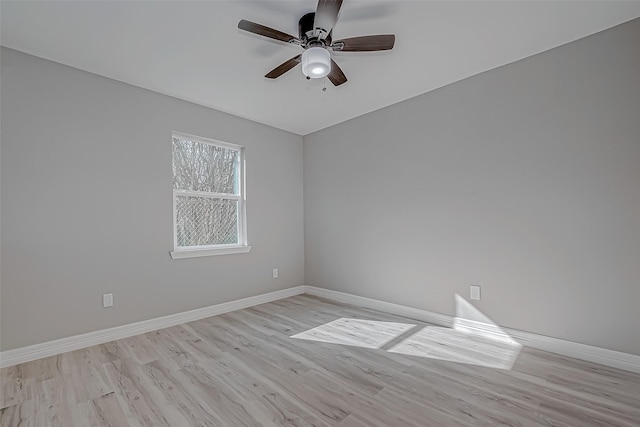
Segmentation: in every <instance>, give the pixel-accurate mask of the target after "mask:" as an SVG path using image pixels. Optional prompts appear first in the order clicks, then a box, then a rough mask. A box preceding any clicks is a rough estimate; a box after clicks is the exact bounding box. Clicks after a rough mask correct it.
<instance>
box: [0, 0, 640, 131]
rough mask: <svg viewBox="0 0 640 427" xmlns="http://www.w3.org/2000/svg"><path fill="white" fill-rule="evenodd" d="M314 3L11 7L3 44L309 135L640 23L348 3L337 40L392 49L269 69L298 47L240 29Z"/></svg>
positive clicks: (572, 14)
mask: <svg viewBox="0 0 640 427" xmlns="http://www.w3.org/2000/svg"><path fill="white" fill-rule="evenodd" d="M315 6H316V1H314V0H295V1H294V0H290V1H200V2H192V1H151V2H143V1H65V2H62V1H44V2H39V1H6V0H2V2H1V3H0V7H1V10H0V14H1V36H0V37H1V39H0V40H1V42H2V45H3V46H7V47H10V48H13V49H16V50H19V51H22V52H26V53H30V54H32V55H36V56H40V57H43V58H47V59H50V60H53V61H57V62H61V63H63V64H67V65H70V66H72V67H76V68H79V69H82V70H86V71H89V72H92V73H96V74H99V75H102V76H106V77H110V78H113V79H116V80H120V81H123V82H126V83H130V84H133V85H136V86H140V87H143V88H147V89H151V90H154V91H157V92H161V93H165V94H168V95H172V96H175V97H177V98H181V99H184V100H187V101H192V102H195V103H197V104H201V105H205V106H207V107H211V108H215V109H217V110H221V111H225V112H228V113H232V114H235V115H237V116H240V117H245V118H248V119H251V120H255V121H257V122H261V123H265V124H268V125H271V126H275V127H277V128H281V129H285V130H288V131H290V132H294V133H297V134H300V135H306V134H308V133H311V132H313V131H316V130H319V129H323V128H325V127H328V126H331V125H334V124H337V123H340V122H342V121H345V120H348V119H351V118H353V117H357V116H359V115H362V114H365V113H368V112H370V111H374V110H377V109H379V108H382V107H385V106H387V105H390V104H394V103H396V102H399V101H402V100H405V99H407V98H411V97H413V96H416V95H419V94H422V93H425V92H428V91H430V90H433V89H436V88H438V87H441V86H444V85H447V84H449V83H452V82H455V81H458V80H460V79H463V78H465V77H469V76H472V75H474V74H478V73H480V72H483V71H486V70H489V69H492V68H495V67H498V66H501V65H504V64H507V63H510V62H513V61H516V60H518V59H521V58H525V57H527V56H531V55H534V54H536V53H539V52H542V51H545V50H548V49H551V48H553V47H556V46H559V45H562V44H565V43H568V42H570V41H573V40H576V39H579V38H581V37H585V36H587V35H590V34H593V33H596V32H598V31H601V30H604V29H606V28H609V27H612V26H614V25H617V24H620V23H622V22H625V21H629V20H631V19H634V18H637V17H639V16H640V2H639V1H627V2H622V1H397V0H396V1H390V0H389V1H362V0H345V2H344V4H343V7H342V12H341V15H340V19H339V21H338V24H337V25H336V27H335V29H334V39H339V38H346V37H352V36H358V35H368V34H378V33H394V34H396V46H395V48H394V49H393V50H392V51H389V52H383V53H351V54H348V53H335V54H334V58H335V60H336V62H337V63H338V64H339V65H340V66H341V68H342V69H343V71H344V72H345V74H346V75H347V77H348V79H349V81H348V82H347V83H346V84H344V85H342V86H340V87H338V88H334V87H333V86H332V85H331V83H329V82H328V81H327V90H326V92H323V91H322V86H323V81H322V80H312V81H307V80H306V79H305V78H304V76H303V75H302V72H301V71H300V67H299V66H298V67H297V68H294V69H293V70H291V71H289V72H288V73H287V74H285V75H284V76H282V77H280V78H279V79H276V80H268V79H266V78H264V77H263V76H264V74H266V73H267V72H268V71H270V70H271V69H272V68H274V67H275V66H277V65H278V64H280V63H281V62H284V61H285V60H287V59H289V58H291V57H293V56H295V55H297V54H298V53H299V52H300V51H301V49H300V48H299V47H296V46H292V45H286V44H282V43H278V42H272V41H268V40H267V39H264V38H261V37H259V36H255V35H250V34H248V33H245V32H242V31H240V30H238V29H237V24H238V21H239V20H240V19H247V20H250V21H254V22H258V23H261V24H263V25H267V26H270V27H273V28H276V29H279V30H281V31H284V32H287V33H289V34H293V35H297V22H298V19H299V18H300V17H301V16H302V15H303V14H305V13H307V12H311V11H313V10H314V9H315Z"/></svg>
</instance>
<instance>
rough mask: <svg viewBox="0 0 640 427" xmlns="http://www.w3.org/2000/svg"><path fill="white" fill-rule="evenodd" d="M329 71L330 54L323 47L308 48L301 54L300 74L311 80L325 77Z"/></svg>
mask: <svg viewBox="0 0 640 427" xmlns="http://www.w3.org/2000/svg"><path fill="white" fill-rule="evenodd" d="M330 71H331V54H330V53H329V51H328V50H327V49H325V48H323V47H310V48H309V49H307V50H305V51H304V52H303V53H302V73H303V74H304V75H305V76H307V77H310V78H312V79H319V78H322V77H325V76H326V75H327V74H329V72H330Z"/></svg>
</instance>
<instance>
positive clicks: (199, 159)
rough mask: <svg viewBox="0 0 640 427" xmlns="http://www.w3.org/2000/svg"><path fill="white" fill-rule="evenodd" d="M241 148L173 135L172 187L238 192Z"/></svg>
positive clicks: (212, 191) (213, 191)
mask: <svg viewBox="0 0 640 427" xmlns="http://www.w3.org/2000/svg"><path fill="white" fill-rule="evenodd" d="M239 156H240V151H239V150H235V149H233V148H225V147H218V146H216V145H212V144H207V143H204V142H196V141H190V140H188V139H184V138H178V137H175V136H174V137H173V188H175V189H177V190H191V191H207V192H211V193H224V194H239V192H238V190H239V186H238V182H239V171H238V169H239V168H238V165H239V163H238V161H239Z"/></svg>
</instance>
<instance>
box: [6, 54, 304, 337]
mask: <svg viewBox="0 0 640 427" xmlns="http://www.w3.org/2000/svg"><path fill="white" fill-rule="evenodd" d="M1 62H2V73H1V76H2V81H1V84H2V94H1V95H2V98H1V102H2V127H1V138H2V147H1V151H2V164H1V169H0V170H1V174H2V178H1V184H2V189H1V194H2V200H1V206H2V214H1V220H2V224H1V228H2V245H1V246H2V247H1V251H2V278H1V279H2V307H1V318H2V337H1V338H2V346H1V348H2V350H8V349H12V348H17V347H21V346H25V345H29V344H34V343H41V342H44V341H48V340H52V339H57V338H62V337H66V336H72V335H75V334H80V333H83V332H89V331H95V330H99V329H103V328H108V327H112V326H117V325H123V324H127V323H131V322H135V321H140V320H144V319H150V318H154V317H158V316H163V315H167V314H172V313H177V312H182V311H185V310H189V309H194V308H198V307H204V306H208V305H211V304H217V303H222V302H225V301H230V300H235V299H238V298H243V297H247V296H252V295H257V294H260V293H264V292H269V291H273V290H277V289H282V288H288V287H291V286H296V285H300V284H303V282H304V252H303V251H304V242H303V195H302V137H300V136H297V135H293V134H290V133H287V132H284V131H280V130H277V129H274V128H270V127H267V126H264V125H261V124H257V123H254V122H250V121H247V120H244V119H240V118H238V117H234V116H230V115H227V114H223V113H221V112H218V111H214V110H211V109H208V108H204V107H201V106H198V105H194V104H191V103H187V102H183V101H179V100H177V99H174V98H171V97H168V96H164V95H160V94H157V93H154V92H150V91H147V90H143V89H140V88H136V87H133V86H129V85H126V84H123V83H119V82H116V81H113V80H109V79H106V78H102V77H99V76H96V75H92V74H89V73H85V72H82V71H79V70H76V69H73V68H69V67H66V66H63V65H60V64H56V63H53V62H50V61H46V60H43V59H39V58H35V57H33V56H28V55H24V54H22V53H18V52H16V51H12V50H8V49H2V58H1ZM247 102H249V101H247ZM173 130H176V131H182V132H187V133H191V134H195V135H200V136H204V137H208V138H214V139H219V140H222V141H227V142H231V143H235V144H241V145H244V146H246V147H247V149H246V158H247V195H248V203H247V209H248V214H247V221H248V231H249V244H251V245H252V246H253V249H252V251H251V252H250V253H248V254H238V255H224V256H214V257H204V258H194V259H181V260H172V259H171V258H170V256H169V251H170V250H172V245H173V234H172V219H171V215H172V208H171V206H172V181H171V180H172V172H171V131H173ZM273 267H278V268H279V269H280V278H279V279H277V280H274V279H272V278H271V269H272V268H273ZM105 292H113V293H114V299H115V305H114V307H113V308H110V309H103V308H102V305H101V304H102V293H105Z"/></svg>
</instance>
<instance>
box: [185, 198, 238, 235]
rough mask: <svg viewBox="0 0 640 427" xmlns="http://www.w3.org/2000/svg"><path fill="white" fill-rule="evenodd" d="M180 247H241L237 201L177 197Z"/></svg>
mask: <svg viewBox="0 0 640 427" xmlns="http://www.w3.org/2000/svg"><path fill="white" fill-rule="evenodd" d="M176 233H177V234H176V235H177V238H178V246H181V247H184V246H206V245H226V244H238V243H239V241H238V201H237V200H226V199H213V198H208V197H195V196H180V195H176Z"/></svg>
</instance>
